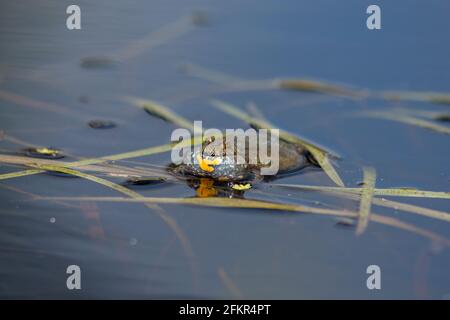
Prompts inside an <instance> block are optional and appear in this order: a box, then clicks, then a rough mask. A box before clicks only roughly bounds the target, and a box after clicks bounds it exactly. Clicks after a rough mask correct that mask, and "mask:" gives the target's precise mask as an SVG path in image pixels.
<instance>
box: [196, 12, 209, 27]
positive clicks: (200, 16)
mask: <svg viewBox="0 0 450 320" xmlns="http://www.w3.org/2000/svg"><path fill="white" fill-rule="evenodd" d="M192 23H193V24H194V25H196V26H199V27H205V26H208V25H209V18H208V15H207V14H206V13H205V12H203V11H196V12H194V13H193V14H192Z"/></svg>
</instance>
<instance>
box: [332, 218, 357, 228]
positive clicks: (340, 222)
mask: <svg viewBox="0 0 450 320" xmlns="http://www.w3.org/2000/svg"><path fill="white" fill-rule="evenodd" d="M335 225H336V226H337V227H344V228H349V227H354V226H355V221H354V220H353V219H350V218H339V219H337V221H336V224H335Z"/></svg>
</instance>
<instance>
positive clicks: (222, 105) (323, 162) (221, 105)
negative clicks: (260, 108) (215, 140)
mask: <svg viewBox="0 0 450 320" xmlns="http://www.w3.org/2000/svg"><path fill="white" fill-rule="evenodd" d="M211 103H212V104H213V105H214V106H215V107H216V108H218V109H220V110H222V111H223V112H225V113H228V114H230V115H232V116H234V117H236V118H238V119H240V120H242V121H245V122H247V123H249V124H250V125H252V126H254V127H257V128H265V129H271V128H274V126H273V125H272V124H271V123H269V122H268V121H265V120H261V119H257V118H255V117H252V116H250V115H248V114H247V113H245V112H243V111H241V110H239V109H237V108H236V107H234V106H233V105H231V104H229V103H226V102H223V101H220V100H212V101H211ZM280 138H281V139H283V140H285V141H288V142H291V143H294V144H298V145H301V146H302V147H304V148H305V149H306V150H308V151H309V152H310V153H311V155H312V156H313V158H314V159H315V160H316V161H317V163H318V164H319V166H320V167H321V168H322V169H323V170H324V171H325V173H326V174H327V175H328V177H329V178H330V179H331V180H332V181H333V182H334V183H336V184H337V185H338V186H342V187H343V186H344V182H343V181H342V179H341V178H340V176H339V174H338V173H337V171H336V170H335V169H334V167H333V165H332V164H331V161H330V158H329V156H330V155H332V156H334V155H333V154H332V153H331V152H330V151H328V150H325V149H324V148H322V147H319V146H317V145H315V144H313V143H311V142H308V141H306V140H304V139H301V138H300V137H298V136H296V135H293V134H291V133H289V132H287V131H284V130H281V129H280Z"/></svg>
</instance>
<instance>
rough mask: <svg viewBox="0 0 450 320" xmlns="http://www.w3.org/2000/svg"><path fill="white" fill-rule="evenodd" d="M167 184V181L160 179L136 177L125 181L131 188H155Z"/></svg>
mask: <svg viewBox="0 0 450 320" xmlns="http://www.w3.org/2000/svg"><path fill="white" fill-rule="evenodd" d="M164 182H166V179H164V178H159V177H147V178H146V177H139V178H137V177H135V178H131V179H128V180H127V181H125V185H129V186H154V185H158V184H161V183H164Z"/></svg>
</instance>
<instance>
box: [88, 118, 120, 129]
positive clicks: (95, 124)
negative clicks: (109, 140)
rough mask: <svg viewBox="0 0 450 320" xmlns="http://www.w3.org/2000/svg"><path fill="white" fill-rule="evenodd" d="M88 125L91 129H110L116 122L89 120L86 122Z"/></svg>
mask: <svg viewBox="0 0 450 320" xmlns="http://www.w3.org/2000/svg"><path fill="white" fill-rule="evenodd" d="M88 125H89V127H91V128H92V129H111V128H115V127H117V125H116V123H115V122H113V121H109V120H99V119H96V120H91V121H89V122H88Z"/></svg>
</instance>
